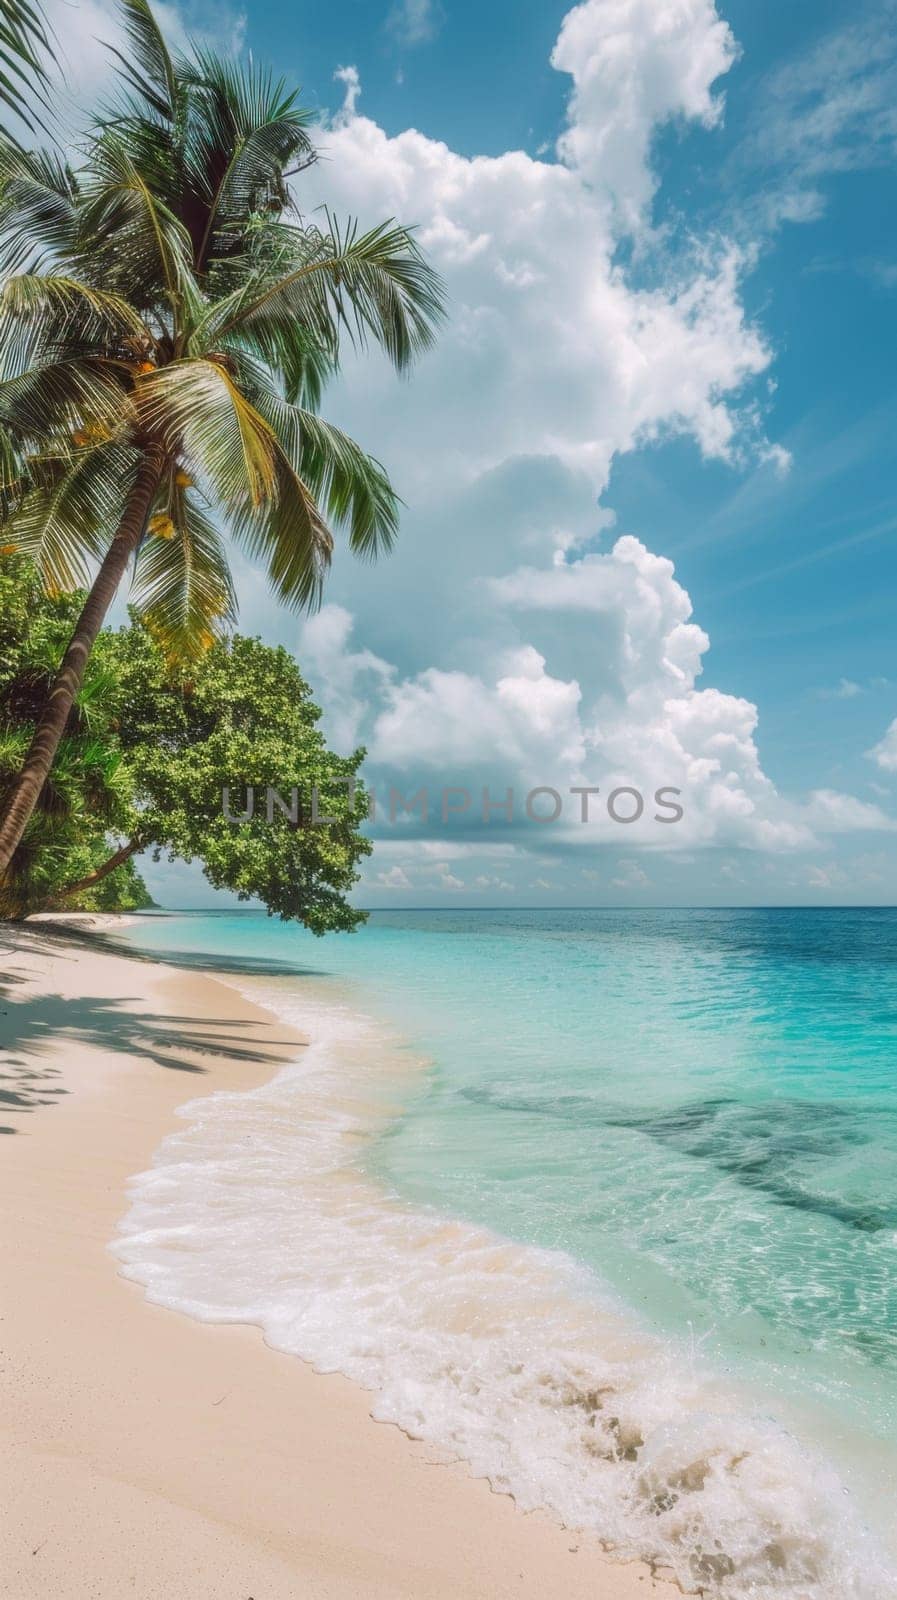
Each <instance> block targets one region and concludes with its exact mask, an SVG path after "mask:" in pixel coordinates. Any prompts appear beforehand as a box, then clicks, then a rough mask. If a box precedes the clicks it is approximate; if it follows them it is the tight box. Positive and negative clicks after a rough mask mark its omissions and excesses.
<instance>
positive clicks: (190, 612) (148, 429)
mask: <svg viewBox="0 0 897 1600" xmlns="http://www.w3.org/2000/svg"><path fill="white" fill-rule="evenodd" d="M121 11H122V16H123V21H124V25H125V29H126V34H127V38H128V46H129V48H128V50H127V51H126V52H118V51H113V55H115V56H116V57H117V65H118V70H119V90H118V93H117V95H116V97H115V99H114V102H113V104H112V105H111V106H110V107H109V108H108V109H107V110H106V111H105V112H104V113H102V114H100V115H99V116H98V117H97V119H96V122H95V125H94V127H93V130H92V132H91V133H90V135H89V137H88V138H87V140H86V143H85V145H84V148H83V151H82V152H81V153H80V155H79V157H78V158H76V160H75V161H73V162H70V161H69V160H68V159H64V158H63V156H62V155H61V154H59V153H57V152H47V151H39V150H38V151H30V152H29V151H24V150H21V149H19V148H17V147H15V146H13V145H12V144H10V143H9V142H5V143H4V142H2V141H0V275H2V276H3V278H4V279H5V281H4V282H3V285H2V288H0V469H2V470H0V489H2V496H3V502H4V506H5V524H6V526H5V530H4V537H5V538H6V539H7V540H9V541H11V542H15V543H17V544H18V545H19V547H20V548H21V549H22V550H23V551H24V552H26V553H27V554H29V555H30V556H31V557H32V558H33V560H34V561H35V563H36V565H37V566H38V568H39V570H40V572H41V574H42V576H43V578H44V580H45V582H46V583H47V585H48V586H49V588H50V590H51V591H52V590H53V589H57V588H71V587H73V586H74V585H76V584H77V583H79V582H83V581H84V580H85V577H86V575H87V573H88V570H89V566H90V562H91V561H92V560H95V559H97V558H99V557H101V556H102V555H103V553H104V552H105V551H106V549H107V548H108V545H109V542H110V539H111V537H112V534H113V533H114V531H115V529H116V527H117V525H118V524H119V522H120V520H121V517H122V515H123V512H124V508H125V506H126V503H127V500H128V494H129V491H130V490H131V488H132V486H133V484H134V480H135V475H136V471H137V466H138V462H139V460H140V459H141V457H142V456H145V455H146V453H147V452H148V451H150V452H152V453H153V455H154V459H158V461H159V474H158V487H157V490H156V493H155V498H154V503H153V504H152V505H151V507H150V511H149V516H148V525H147V536H146V537H145V538H144V539H143V541H142V543H141V545H140V548H139V550H138V553H137V558H136V562H135V566H134V600H135V604H136V605H137V607H138V609H139V611H140V613H141V615H142V616H143V617H144V618H145V620H146V622H147V625H148V626H149V627H150V628H151V629H152V631H153V632H154V634H155V635H156V637H157V638H159V640H160V642H161V643H162V644H163V646H164V647H165V648H166V649H167V650H168V651H169V653H172V654H179V655H181V656H183V655H186V654H190V653H194V654H195V653H197V652H198V651H200V650H201V649H203V648H204V647H205V645H206V644H207V642H208V639H209V638H210V637H211V635H213V634H215V633H223V632H225V631H226V630H227V628H228V627H229V626H230V625H231V624H232V622H233V619H234V610H235V597H234V590H233V584H232V580H231V575H230V570H229V566H228V561H227V555H226V550H225V545H224V542H223V540H222V536H221V531H220V530H221V526H222V524H223V525H224V526H226V527H228V528H229V529H230V532H231V533H232V535H233V536H234V537H235V538H236V539H237V541H238V542H240V543H241V544H242V545H243V547H244V548H245V549H246V550H247V551H248V552H249V553H250V554H251V555H252V556H253V557H254V558H256V559H258V560H259V561H260V562H261V563H262V564H263V566H264V567H265V569H266V570H267V573H268V576H269V578H270V581H271V584H272V586H273V588H274V591H275V593H276V594H277V595H278V597H279V598H280V599H281V600H283V601H284V602H285V603H287V604H289V605H299V606H305V605H310V604H313V603H314V602H315V601H316V599H317V598H318V596H319V594H320V589H321V584H322V581H323V578H324V575H325V572H326V570H327V567H328V564H329V562H330V556H331V551H332V548H333V533H332V529H333V528H334V527H343V528H345V529H346V531H347V534H348V540H349V545H350V547H351V548H352V549H353V550H354V551H355V552H356V553H357V554H359V555H360V556H362V557H365V558H370V557H372V556H375V555H376V554H377V553H378V552H380V551H381V550H384V549H388V548H389V546H390V545H391V543H392V541H393V539H394V537H395V534H396V529H397V515H398V502H397V499H396V495H395V492H394V490H393V488H392V485H391V484H390V481H389V479H388V477H387V474H386V472H385V470H384V468H383V467H382V466H381V465H380V463H379V462H378V461H376V460H374V459H373V458H372V457H371V456H369V455H367V454H366V453H365V451H364V450H363V449H361V447H360V446H359V445H358V444H356V443H355V441H354V440H352V439H350V438H349V437H347V436H346V435H345V434H344V433H342V432H341V431H340V430H339V429H338V428H336V427H334V426H333V425H332V424H330V423H328V422H326V421H325V420H324V419H323V418H322V417H321V416H320V415H318V414H317V406H318V403H319V401H320V397H321V392H322V387H323V384H324V382H325V381H326V379H327V378H328V377H329V376H330V375H331V374H332V373H333V372H334V371H335V370H336V368H337V366H338V363H339V359H340V352H341V347H342V345H343V343H344V342H345V340H346V339H347V338H348V339H349V340H350V341H351V342H352V343H353V344H354V345H356V346H363V345H365V344H368V343H370V342H373V343H375V344H378V345H379V346H381V348H382V349H383V350H384V351H385V352H386V354H387V355H388V356H389V358H390V359H391V360H392V361H393V363H394V364H395V365H396V367H398V368H399V369H403V368H405V367H407V366H408V364H409V362H410V361H411V360H412V359H413V358H414V356H415V355H416V354H417V353H418V352H420V351H421V350H423V349H425V348H426V347H427V345H428V344H429V343H430V342H431V340H432V338H433V334H434V329H435V327H436V325H437V323H438V320H439V317H440V315H441V308H442V299H441V287H440V284H439V280H438V279H437V277H436V275H435V274H434V272H433V271H432V269H431V268H430V267H429V266H428V264H427V263H426V261H425V260H424V258H423V256H422V255H421V252H420V250H419V249H418V246H417V245H416V243H415V241H414V239H413V236H412V234H411V233H410V232H409V230H408V229H407V228H405V227H403V226H400V225H399V224H397V223H395V222H393V221H390V222H386V223H383V224H381V225H379V226H377V227H374V228H372V229H369V230H367V231H363V230H361V229H360V228H359V227H358V225H357V224H356V223H355V222H354V221H352V220H351V219H350V220H348V221H344V222H337V221H336V220H334V219H333V218H331V217H329V216H327V215H325V214H322V215H320V216H316V217H315V218H314V219H310V218H308V217H306V216H304V215H302V213H301V212H300V211H299V210H298V208H297V203H296V201H295V200H294V198H293V194H292V191H291V186H290V182H289V178H290V175H291V174H292V175H295V174H296V173H297V172H298V171H301V170H302V169H304V168H305V167H307V166H310V165H311V164H312V163H313V161H314V160H315V157H316V152H315V148H314V146H313V144H312V141H311V137H310V132H309V123H310V115H309V113H308V112H307V111H306V110H305V108H303V107H302V106H301V105H300V104H299V101H298V98H297V95H296V93H295V92H292V91H290V90H288V89H287V88H286V87H285V86H284V84H283V83H282V82H279V81H276V80H275V79H274V78H273V77H272V76H271V74H270V73H269V72H267V71H266V70H264V69H263V68H259V67H258V66H255V65H254V64H252V63H251V62H250V63H248V64H239V65H238V64H236V63H234V62H232V61H228V60H223V59H220V58H218V57H217V56H215V55H213V54H212V53H210V52H207V51H204V50H194V51H193V52H192V54H191V55H190V56H189V57H185V56H180V55H178V54H176V53H172V52H170V51H169V49H168V47H167V45H166V43H165V40H164V38H163V36H162V33H161V32H160V30H159V28H158V25H157V23H156V20H155V18H154V16H153V13H152V11H151V10H150V8H149V6H148V5H147V4H146V0H122V4H121Z"/></svg>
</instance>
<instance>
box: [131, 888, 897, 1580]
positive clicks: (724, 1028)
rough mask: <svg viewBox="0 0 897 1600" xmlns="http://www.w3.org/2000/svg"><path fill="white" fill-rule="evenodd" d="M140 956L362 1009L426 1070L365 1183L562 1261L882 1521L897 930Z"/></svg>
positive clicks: (522, 937) (741, 931)
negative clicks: (735, 1389)
mask: <svg viewBox="0 0 897 1600" xmlns="http://www.w3.org/2000/svg"><path fill="white" fill-rule="evenodd" d="M131 937H132V938H133V940H134V942H137V943H139V944H140V945H141V946H143V947H145V948H147V949H153V950H156V951H164V952H166V953H167V954H170V955H171V956H172V957H173V958H176V956H177V954H178V952H194V953H202V955H203V956H205V957H210V958H212V960H213V963H214V960H215V959H217V960H219V961H221V963H222V966H224V967H225V968H227V967H230V968H232V969H235V970H236V972H237V974H238V975H239V976H241V977H242V978H243V979H246V978H247V976H249V977H250V979H252V977H253V975H254V979H255V980H262V979H266V980H268V981H269V982H270V981H273V982H274V983H275V985H276V986H277V988H278V990H279V992H280V993H285V992H287V991H289V990H291V989H292V990H293V991H295V992H296V993H297V994H300V993H301V992H302V986H303V983H304V982H307V981H308V978H309V977H312V978H313V979H314V986H315V992H316V993H318V994H320V993H323V994H324V995H325V996H326V994H327V992H328V986H330V988H331V989H332V991H333V993H334V995H335V996H338V997H339V1002H340V1004H341V1005H343V1006H344V1005H345V996H346V994H347V993H350V994H351V996H352V1004H353V1005H355V1004H357V1006H358V1008H359V1010H360V1011H362V1012H364V1013H367V1014H368V1015H370V1016H372V1017H374V1018H376V1019H378V1020H379V1021H380V1022H381V1023H382V1024H383V1025H384V1026H388V1027H389V1028H390V1029H391V1030H392V1031H393V1032H395V1031H397V1032H398V1034H399V1035H400V1036H401V1038H402V1039H404V1040H405V1041H406V1042H407V1045H408V1047H410V1049H411V1050H413V1051H414V1052H419V1053H420V1054H421V1055H422V1056H423V1057H424V1058H425V1059H426V1060H427V1062H428V1070H427V1072H426V1073H423V1074H420V1075H419V1076H417V1077H416V1078H415V1079H414V1080H413V1083H411V1084H409V1086H408V1087H407V1090H406V1092H405V1093H404V1095H403V1107H402V1111H401V1114H399V1115H397V1116H396V1117H395V1118H394V1119H392V1120H388V1121H386V1122H384V1123H382V1124H381V1125H380V1126H378V1129H377V1132H376V1135H375V1136H374V1137H372V1139H371V1140H369V1141H368V1143H367V1145H366V1147H365V1153H364V1161H363V1165H364V1169H365V1171H366V1173H367V1175H368V1176H369V1177H370V1178H371V1179H373V1180H375V1181H376V1182H377V1184H378V1185H379V1186H380V1187H381V1188H382V1189H383V1190H384V1191H385V1192H386V1193H387V1194H389V1195H391V1196H394V1197H395V1198H396V1199H397V1201H398V1202H400V1203H401V1204H402V1205H403V1206H405V1207H406V1208H411V1209H414V1208H421V1209H423V1210H430V1211H433V1210H438V1211H439V1212H440V1213H442V1214H447V1215H449V1216H453V1217H457V1218H462V1219H465V1221H467V1222H468V1223H471V1224H475V1225H478V1226H480V1227H482V1228H485V1229H488V1230H491V1232H492V1233H495V1234H498V1235H501V1236H504V1237H505V1238H507V1239H510V1240H513V1241H516V1242H518V1243H519V1244H522V1245H525V1246H531V1247H538V1248H539V1249H541V1250H546V1249H547V1250H550V1251H559V1252H563V1253H564V1255H565V1257H572V1258H573V1260H574V1262H575V1263H577V1264H579V1265H581V1266H584V1267H586V1268H588V1269H590V1270H591V1272H592V1273H593V1274H594V1277H595V1280H596V1282H600V1284H601V1285H602V1286H606V1287H607V1288H608V1289H609V1291H611V1292H612V1293H613V1295H614V1296H615V1297H617V1299H618V1300H619V1302H620V1303H621V1304H622V1305H624V1306H626V1307H629V1308H631V1309H632V1311H633V1313H634V1314H635V1315H636V1316H637V1319H638V1322H639V1325H640V1326H641V1327H643V1328H645V1329H647V1330H649V1331H650V1333H651V1335H652V1336H656V1337H658V1338H660V1339H663V1340H666V1341H674V1342H678V1343H679V1345H680V1347H682V1348H685V1347H688V1348H690V1349H691V1350H698V1351H699V1352H700V1356H701V1359H702V1360H705V1359H706V1361H707V1362H708V1363H709V1365H710V1367H711V1369H712V1370H714V1371H716V1372H717V1373H720V1374H725V1375H727V1376H728V1377H731V1378H732V1379H733V1380H735V1381H737V1383H738V1384H739V1385H741V1386H742V1388H743V1389H744V1390H745V1392H747V1393H749V1394H750V1396H751V1397H752V1403H753V1404H755V1405H756V1406H759V1407H760V1408H761V1409H762V1410H763V1411H765V1412H768V1413H770V1414H771V1415H773V1416H776V1417H778V1418H780V1419H781V1420H782V1421H784V1423H785V1424H786V1425H787V1426H788V1427H789V1428H791V1429H793V1430H794V1431H795V1432H797V1434H798V1435H799V1436H801V1437H806V1438H808V1439H809V1440H810V1442H811V1443H812V1444H813V1446H814V1447H819V1448H821V1449H823V1450H824V1452H825V1453H826V1454H827V1455H829V1456H830V1457H831V1458H832V1459H834V1460H835V1462H836V1464H837V1466H838V1468H839V1470H840V1471H841V1472H842V1475H843V1476H846V1477H847V1479H848V1481H850V1482H851V1483H852V1485H853V1484H854V1480H855V1484H856V1486H857V1493H858V1494H859V1496H860V1499H861V1502H862V1504H863V1508H864V1511H865V1512H868V1514H869V1515H871V1516H872V1517H873V1518H874V1519H875V1520H876V1521H881V1520H882V1519H883V1517H884V1512H883V1509H882V1508H883V1504H884V1501H885V1499H886V1495H887V1490H888V1488H889V1487H890V1485H889V1483H888V1481H887V1480H888V1477H889V1474H890V1471H891V1468H892V1465H893V1460H894V1446H895V1444H897V1276H895V1266H897V912H893V911H890V910H880V909H875V910H868V911H856V910H837V911H835V910H832V911H828V910H807V911H802V910H771V911H763V910H747V911H721V910H708V911H687V912H686V911H638V912H637V911H631V912H630V911H594V912H589V911H581V910H576V911H554V912H551V911H548V912H546V911H532V912H527V911H508V912H452V913H450V912H416V913H415V912H409V913H398V912H396V913H391V912H390V913H387V912H383V913H377V914H375V915H374V916H372V918H371V921H370V923H369V925H368V926H367V927H366V928H365V929H364V930H363V931H362V932H361V933H359V934H356V935H353V936H338V937H331V938H328V939H327V940H325V941H318V940H315V939H313V938H312V937H311V936H309V935H307V934H305V933H304V932H303V931H301V930H298V931H297V930H296V929H293V928H289V927H286V926H284V925H282V924H279V923H274V922H271V921H269V920H268V919H267V918H265V917H261V916H255V915H253V914H246V913H237V914H230V915H214V916H201V915H199V914H196V915H189V916H179V917H177V918H171V919H169V918H158V919H157V918H145V919H141V920H140V924H139V926H138V927H135V928H134V929H133V930H132V933H131ZM303 975H304V976H303ZM347 984H348V985H349V988H348V989H347V987H346V986H347ZM723 1592H725V1593H729V1592H731V1593H732V1594H735V1593H736V1592H737V1593H741V1592H742V1591H741V1590H736V1589H735V1588H732V1589H731V1590H725V1589H721V1590H720V1593H723ZM744 1592H745V1593H748V1592H750V1593H754V1592H756V1593H758V1594H759V1593H760V1592H761V1590H760V1589H757V1590H748V1589H745V1590H744ZM762 1592H763V1593H766V1592H767V1591H766V1590H763V1591H762ZM769 1592H770V1593H771V1592H773V1591H772V1590H770V1591H769ZM782 1592H783V1593H784V1592H786V1591H785V1589H784V1588H783V1590H782ZM787 1592H789V1593H790V1592H791V1591H790V1590H789V1591H787ZM803 1592H804V1591H799V1590H794V1593H795V1594H797V1593H803ZM816 1592H817V1591H816V1590H811V1589H810V1588H807V1590H806V1593H807V1594H810V1593H816ZM818 1592H820V1593H821V1592H822V1591H821V1590H820V1591H818ZM860 1592H862V1591H860Z"/></svg>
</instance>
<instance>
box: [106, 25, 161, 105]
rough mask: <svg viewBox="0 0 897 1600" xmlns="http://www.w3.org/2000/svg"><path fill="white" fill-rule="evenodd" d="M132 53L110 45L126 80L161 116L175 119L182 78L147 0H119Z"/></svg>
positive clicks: (109, 47) (119, 69) (108, 48)
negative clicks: (126, 53) (180, 78)
mask: <svg viewBox="0 0 897 1600" xmlns="http://www.w3.org/2000/svg"><path fill="white" fill-rule="evenodd" d="M119 9H120V10H121V12H122V13H123V16H122V20H123V22H124V28H125V33H126V34H127V37H128V42H129V44H130V47H131V48H130V54H129V55H125V54H124V53H123V52H122V51H121V50H119V49H118V48H117V47H116V46H115V45H111V44H107V46H106V48H107V50H108V51H109V53H110V54H111V55H113V56H114V57H115V59H116V61H117V62H118V71H119V73H120V75H121V76H122V77H123V78H124V80H125V82H126V83H127V84H128V85H129V86H130V87H131V88H132V89H133V90H135V91H136V93H137V94H138V95H140V97H141V98H142V99H143V100H145V101H146V102H147V104H148V105H149V106H150V107H151V109H152V110H153V111H154V112H156V113H157V115H158V116H160V117H162V118H165V119H167V120H171V119H173V118H174V116H175V114H176V109H177V104H178V98H179V94H178V82H177V74H176V72H175V67H174V63H173V61H172V59H171V55H170V53H169V50H168V46H167V45H166V43H165V40H164V38H163V36H162V30H161V29H160V27H159V24H158V23H157V21H156V19H155V17H154V16H153V13H152V11H151V10H150V8H149V6H148V5H147V3H146V0H119Z"/></svg>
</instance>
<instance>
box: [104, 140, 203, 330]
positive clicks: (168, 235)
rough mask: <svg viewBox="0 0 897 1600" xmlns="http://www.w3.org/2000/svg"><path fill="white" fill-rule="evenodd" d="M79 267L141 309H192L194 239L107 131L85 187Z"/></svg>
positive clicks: (124, 146) (122, 146)
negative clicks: (165, 306)
mask: <svg viewBox="0 0 897 1600" xmlns="http://www.w3.org/2000/svg"><path fill="white" fill-rule="evenodd" d="M83 193H84V203H83V206H82V218H81V220H82V255H81V259H80V263H79V264H80V268H81V272H82V274H83V276H84V277H85V278H86V279H87V280H88V281H89V282H92V283H102V284H105V285H108V286H109V288H110V289H111V290H113V291H114V292H116V293H119V294H122V295H126V296H127V297H128V299H129V300H130V301H131V302H132V304H134V305H135V306H138V307H140V308H143V307H144V306H150V305H151V306H156V307H158V306H160V305H165V304H166V303H167V307H168V308H171V307H172V306H174V305H184V304H186V305H190V304H192V303H193V301H194V299H195V297H196V296H197V293H198V291H197V290H196V288H195V286H194V284H193V279H192V258H193V249H192V244H191V241H190V235H189V233H188V232H187V230H186V228H185V227H184V226H183V224H182V223H181V222H180V220H179V219H178V217H176V216H175V214H174V212H173V211H172V210H171V209H170V208H169V207H168V206H167V205H166V204H165V202H164V201H163V200H162V199H161V198H160V197H159V196H158V195H157V194H154V193H153V191H152V190H151V188H150V186H149V184H148V183H147V181H146V179H145V178H144V177H143V176H142V174H141V173H140V171H139V169H138V168H137V166H136V165H135V163H134V161H133V159H132V156H131V154H130V152H129V150H128V149H127V148H126V145H125V143H124V141H123V139H122V138H121V136H120V133H119V132H117V131H116V130H114V129H110V128H107V129H105V130H104V131H103V134H102V136H101V138H100V139H98V140H97V142H96V144H95V146H94V149H93V151H92V160H91V167H90V171H89V175H88V177H87V179H86V181H85V183H84V190H83Z"/></svg>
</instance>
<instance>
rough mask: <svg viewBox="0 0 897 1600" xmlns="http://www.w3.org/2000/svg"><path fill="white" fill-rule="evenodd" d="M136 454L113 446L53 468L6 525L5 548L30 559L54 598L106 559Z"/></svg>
mask: <svg viewBox="0 0 897 1600" xmlns="http://www.w3.org/2000/svg"><path fill="white" fill-rule="evenodd" d="M136 460H137V452H136V451H135V450H134V449H132V448H129V447H128V446H126V445H122V444H118V443H112V444H104V445H98V446H97V447H96V448H95V449H92V450H85V451H83V452H82V453H81V454H79V455H78V456H77V457H76V458H75V460H73V461H71V462H66V461H62V462H58V463H55V464H54V466H55V473H54V474H53V475H52V476H51V474H50V471H49V467H48V471H47V481H45V482H42V483H40V484H39V485H38V486H37V487H36V488H34V489H32V490H30V491H29V493H28V494H26V495H25V498H24V499H23V500H22V502H21V504H20V505H19V506H18V507H17V508H16V509H15V510H14V511H13V512H12V514H11V515H10V516H9V517H8V518H7V519H6V521H5V523H4V525H3V538H4V541H5V542H9V543H11V544H15V545H17V546H18V548H19V550H20V551H21V552H22V554H23V555H26V556H29V557H30V558H31V559H32V560H33V561H34V563H35V565H36V566H37V568H38V570H39V571H40V573H41V577H42V579H43V582H44V585H45V586H46V588H47V589H48V590H49V591H50V592H51V593H59V592H61V591H64V590H71V589H76V588H78V587H79V585H81V584H83V583H84V582H85V580H86V579H87V577H88V574H89V569H90V560H91V558H97V557H100V556H102V555H103V554H105V550H106V547H107V545H108V543H109V536H110V530H112V529H114V528H115V527H116V525H117V523H118V521H119V519H120V517H121V513H122V509H123V506H124V502H125V498H126V496H127V493H128V489H129V487H130V484H131V482H132V481H133V476H134V471H135V467H136Z"/></svg>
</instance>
